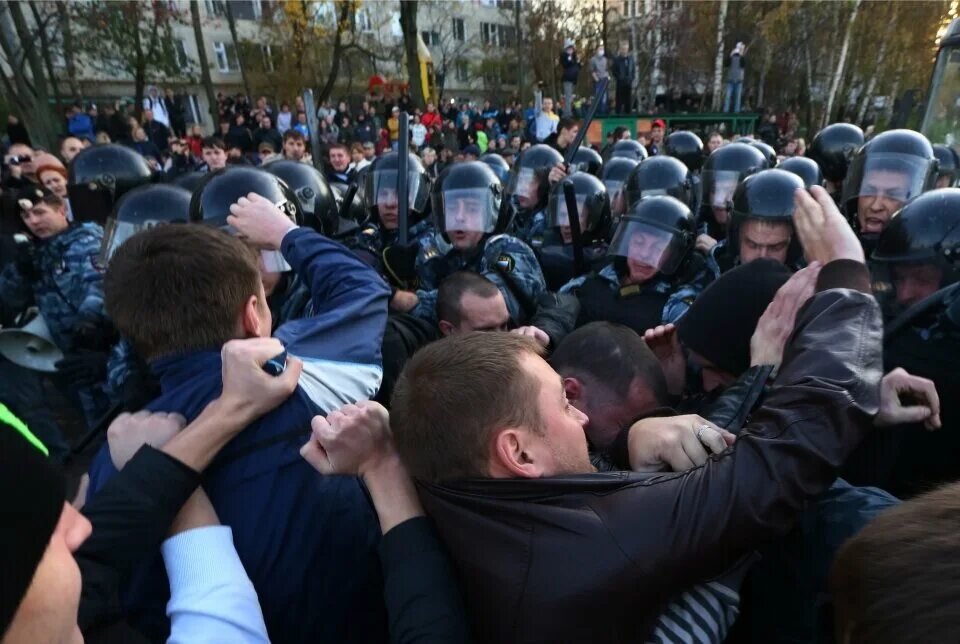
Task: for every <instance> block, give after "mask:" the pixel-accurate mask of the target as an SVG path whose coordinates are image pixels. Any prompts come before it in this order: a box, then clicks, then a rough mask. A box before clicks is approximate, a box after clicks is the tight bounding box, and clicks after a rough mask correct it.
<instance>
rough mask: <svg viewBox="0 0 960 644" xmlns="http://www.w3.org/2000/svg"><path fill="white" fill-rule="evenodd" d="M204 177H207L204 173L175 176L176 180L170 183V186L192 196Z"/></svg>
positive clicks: (187, 173)
mask: <svg viewBox="0 0 960 644" xmlns="http://www.w3.org/2000/svg"><path fill="white" fill-rule="evenodd" d="M205 176H207V173H205V172H184V173H183V174H179V175H177V176H176V178H175V179H173V181H171V182H170V185H173V186H179V187H180V188H183V189H184V190H186V191H188V192H190V193H191V194H193V191H194V190H196V189H197V186H199V185H200V183H201V182H202V181H203V178H204V177H205Z"/></svg>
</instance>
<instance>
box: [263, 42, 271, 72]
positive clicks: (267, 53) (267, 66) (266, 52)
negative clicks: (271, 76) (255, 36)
mask: <svg viewBox="0 0 960 644" xmlns="http://www.w3.org/2000/svg"><path fill="white" fill-rule="evenodd" d="M260 57H261V59H262V60H263V71H265V72H272V71H273V69H274V68H273V50H272V49H270V45H260Z"/></svg>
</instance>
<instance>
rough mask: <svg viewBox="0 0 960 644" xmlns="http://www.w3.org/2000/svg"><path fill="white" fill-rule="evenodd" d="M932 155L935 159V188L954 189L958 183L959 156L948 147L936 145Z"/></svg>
mask: <svg viewBox="0 0 960 644" xmlns="http://www.w3.org/2000/svg"><path fill="white" fill-rule="evenodd" d="M933 154H934V156H935V157H937V163H938V164H939V167H938V168H937V185H936V187H937V188H956V187H957V183H958V182H960V156H958V155H957V152H956V150H954V149H953V148H952V147H950V146H949V145H943V144H942V143H936V144H934V146H933Z"/></svg>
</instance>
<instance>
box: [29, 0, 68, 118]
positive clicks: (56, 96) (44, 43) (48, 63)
mask: <svg viewBox="0 0 960 644" xmlns="http://www.w3.org/2000/svg"><path fill="white" fill-rule="evenodd" d="M29 5H30V13H31V14H32V15H33V21H34V23H36V26H37V36H38V37H39V38H40V54H41V56H42V57H43V66H44V68H45V69H46V72H47V78H49V79H50V87H51V88H52V89H53V102H54V103H55V104H56V106H57V111H58V112H60V111H62V110H63V97H61V96H60V87H59V85H58V84H57V75H56V74H55V73H54V71H53V59H52V58H51V55H52V54H51V52H50V49H51V47H50V37H49V35H48V34H47V24H46V21H45V19H44V16H41V15H40V9H38V8H37V3H36V2H34V1H33V0H31V1H30V3H29Z"/></svg>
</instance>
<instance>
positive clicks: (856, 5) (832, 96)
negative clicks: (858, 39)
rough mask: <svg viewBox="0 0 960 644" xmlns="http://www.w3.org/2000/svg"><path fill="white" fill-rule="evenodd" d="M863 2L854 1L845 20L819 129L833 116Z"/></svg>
mask: <svg viewBox="0 0 960 644" xmlns="http://www.w3.org/2000/svg"><path fill="white" fill-rule="evenodd" d="M862 2H863V0H854V2H853V10H852V11H851V12H850V17H849V18H848V19H847V29H846V32H845V33H844V35H843V44H842V45H841V46H840V60H838V61H837V69H836V71H835V72H834V73H833V81H832V82H831V83H830V92H829V93H828V94H827V105H826V107H825V108H824V110H823V117H822V118H821V119H820V127H823V126H825V125H826V124H827V123H829V122H830V117H831V115H832V114H833V104H834V101H835V100H836V98H837V89H838V88H839V87H840V80H841V78H842V77H843V66H844V64H846V62H847V52H848V51H849V50H850V37H851V36H852V35H853V24H854V22H856V20H857V13H858V12H859V11H860V5H861V3H862Z"/></svg>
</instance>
